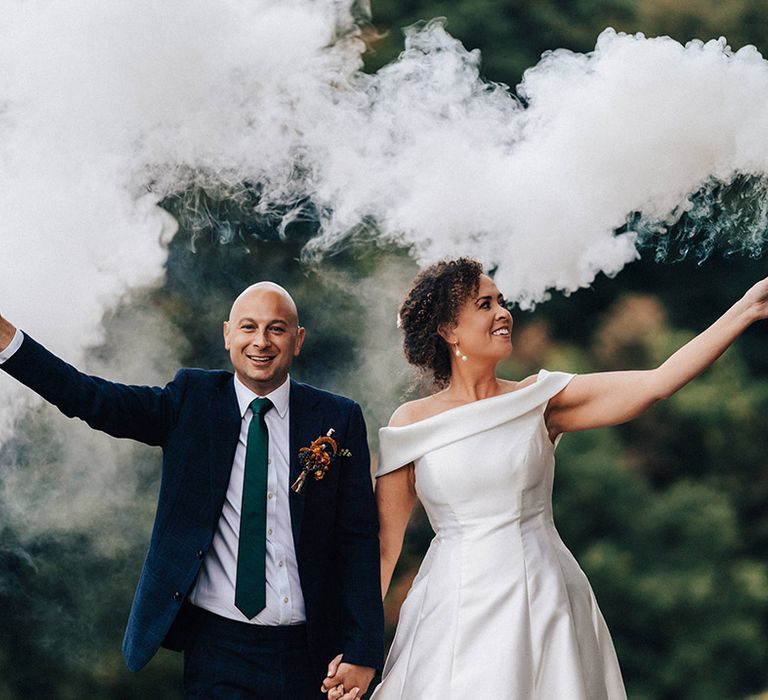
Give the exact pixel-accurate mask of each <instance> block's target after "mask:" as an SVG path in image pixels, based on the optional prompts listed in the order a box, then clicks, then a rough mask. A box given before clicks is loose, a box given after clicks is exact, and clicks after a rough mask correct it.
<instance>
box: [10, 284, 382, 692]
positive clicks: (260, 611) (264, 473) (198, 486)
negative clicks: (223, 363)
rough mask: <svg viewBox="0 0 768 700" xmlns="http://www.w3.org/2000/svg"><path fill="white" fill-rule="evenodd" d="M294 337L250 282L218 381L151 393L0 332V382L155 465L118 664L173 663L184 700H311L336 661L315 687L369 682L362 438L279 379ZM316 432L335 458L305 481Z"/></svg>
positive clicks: (348, 412) (185, 379)
mask: <svg viewBox="0 0 768 700" xmlns="http://www.w3.org/2000/svg"><path fill="white" fill-rule="evenodd" d="M304 333H305V331H304V328H302V327H301V326H300V325H299V321H298V313H297V310H296V306H295V304H294V302H293V299H292V298H291V297H290V295H289V294H288V292H287V291H286V290H284V289H283V288H282V287H279V286H278V285H276V284H273V283H271V282H260V283H258V284H255V285H253V286H251V287H249V288H247V289H246V290H245V291H244V292H243V293H242V294H240V296H239V297H238V298H237V299H236V300H235V302H234V304H233V305H232V309H231V312H230V315H229V320H228V321H226V322H225V323H224V344H225V347H226V349H227V350H228V351H229V354H230V358H231V361H232V365H233V367H234V370H235V372H234V376H233V375H232V373H230V372H224V371H208V370H197V369H182V370H180V371H179V372H178V373H177V374H176V376H175V377H174V379H173V381H171V382H170V383H169V384H168V385H166V386H165V387H164V388H159V387H146V386H127V385H122V384H115V383H112V382H109V381H106V380H104V379H100V378H98V377H91V376H87V375H85V374H82V373H80V372H79V371H77V370H76V369H75V368H74V367H72V366H70V365H68V364H66V363H65V362H63V361H62V360H60V359H59V358H57V357H55V356H54V355H52V354H51V353H50V352H48V351H47V350H46V349H45V348H43V347H42V346H40V345H39V344H38V343H36V342H35V341H34V340H32V339H31V338H30V337H29V336H27V335H25V334H23V333H22V332H21V331H19V330H17V329H16V328H15V327H14V326H13V325H11V324H10V323H9V322H8V321H7V320H5V319H4V318H3V317H2V316H0V363H2V364H0V368H2V369H3V370H5V371H6V372H7V373H8V374H10V375H11V376H13V377H15V378H16V379H18V380H19V381H20V382H22V383H23V384H25V385H26V386H28V387H29V388H30V389H32V390H34V391H36V392H37V393H38V394H40V395H41V396H42V397H43V398H45V399H46V400H48V401H49V402H51V403H52V404H54V405H55V406H57V407H58V408H59V409H60V410H61V411H62V412H63V413H64V414H66V415H67V416H70V417H73V416H76V417H78V418H81V419H83V420H84V421H86V422H87V423H88V424H89V425H90V426H91V427H93V428H96V429H98V430H103V431H104V432H106V433H109V434H110V435H113V436H114V437H128V438H132V439H134V440H139V441H140V442H144V443H147V444H149V445H157V446H160V447H162V448H163V468H162V469H163V471H162V481H161V486H160V496H159V501H158V505H157V513H156V516H155V524H154V529H153V531H152V538H151V541H150V545H149V551H148V553H147V557H146V559H145V561H144V567H143V569H142V572H141V577H140V579H139V584H138V587H137V589H136V594H135V597H134V600H133V606H132V608H131V612H130V616H129V619H128V625H127V628H126V631H125V638H124V640H123V654H124V656H125V660H126V663H127V665H128V668H129V669H131V670H132V671H137V670H139V669H140V668H142V667H143V666H144V665H145V664H146V663H147V662H148V661H149V660H150V659H151V658H152V656H153V655H154V654H155V652H156V651H157V649H158V647H160V646H166V647H168V648H171V649H176V650H182V649H183V650H184V691H185V697H186V698H206V699H207V698H259V699H260V698H270V699H271V700H275V699H278V698H286V699H288V698H290V699H291V700H304V699H305V698H306V699H307V700H309V699H310V698H318V697H319V698H322V697H323V695H322V694H321V693H320V684H321V682H322V681H323V679H324V676H325V675H326V669H327V666H328V664H329V662H330V661H331V660H332V659H334V657H336V656H337V655H338V654H341V655H342V657H341V663H340V665H338V668H337V670H336V672H335V675H334V676H333V678H332V679H327V680H326V687H328V686H329V685H336V684H339V685H343V687H344V688H345V689H346V691H350V689H353V688H360V692H359V693H358V694H357V697H362V695H363V693H364V692H365V690H366V689H367V687H368V685H369V684H370V682H371V679H372V678H373V675H374V669H375V668H380V667H381V663H382V657H383V613H382V606H381V595H380V581H379V544H378V525H377V519H376V511H375V504H374V500H373V494H372V487H371V478H370V466H369V454H368V446H367V442H366V433H365V424H364V422H363V417H362V413H361V411H360V407H359V406H358V405H357V404H356V403H354V402H353V401H350V400H349V399H346V398H344V397H341V396H337V395H334V394H330V393H327V392H324V391H320V390H318V389H315V388H313V387H310V386H307V385H304V384H299V383H297V382H295V381H294V380H292V379H290V378H289V376H288V371H289V369H290V367H291V363H292V361H293V358H294V357H296V356H298V355H299V353H300V351H301V347H302V344H303V342H304ZM331 430H333V433H332V438H333V440H335V441H336V448H337V454H336V455H335V457H334V458H332V459H331V461H330V463H329V464H326V465H323V464H321V463H320V461H319V460H318V459H315V460H314V461H312V462H311V463H309V466H313V467H322V466H327V467H328V469H327V471H326V472H325V474H324V475H322V476H323V478H322V479H318V478H316V474H315V473H314V472H304V471H303V467H305V466H307V464H308V463H307V462H306V461H304V462H302V461H301V460H300V454H302V455H303V456H306V455H307V454H310V453H309V452H308V451H304V452H301V450H302V449H303V448H305V447H307V448H308V447H310V445H312V444H313V442H314V441H315V440H316V439H317V438H319V437H321V436H326V435H327V434H329V433H330V431H331ZM326 447H327V450H326V452H327V453H328V454H332V453H333V450H332V449H330V448H331V446H330V445H328V444H326ZM315 454H316V455H317V456H318V457H322V454H323V453H318V452H316V453H315ZM302 475H303V476H304V477H305V479H304V482H303V486H302V488H301V489H300V490H299V491H298V492H297V491H296V490H293V489H291V488H290V485H291V484H294V483H295V482H296V480H297V479H299V478H300V477H301V476H302ZM335 667H336V663H334V668H335ZM330 681H332V683H331V682H330Z"/></svg>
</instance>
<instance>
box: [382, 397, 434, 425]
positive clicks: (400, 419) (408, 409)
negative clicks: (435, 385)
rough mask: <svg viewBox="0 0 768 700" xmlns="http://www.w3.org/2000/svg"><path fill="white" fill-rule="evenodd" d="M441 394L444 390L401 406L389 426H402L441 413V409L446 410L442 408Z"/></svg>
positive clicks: (390, 420)
mask: <svg viewBox="0 0 768 700" xmlns="http://www.w3.org/2000/svg"><path fill="white" fill-rule="evenodd" d="M441 394H442V392H438V393H437V394H432V395H431V396H425V397H424V398H422V399H416V400H415V401H408V402H406V403H404V404H403V405H402V406H399V407H398V408H397V409H395V412H394V413H393V414H392V417H391V418H390V419H389V427H390V428H402V427H405V426H406V425H411V423H418V422H419V421H421V420H424V419H425V418H429V417H430V416H433V415H435V414H436V413H440V411H441V410H444V409H443V408H441V405H442V402H441V400H440V398H439V397H440V395H441Z"/></svg>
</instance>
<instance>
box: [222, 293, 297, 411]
mask: <svg viewBox="0 0 768 700" xmlns="http://www.w3.org/2000/svg"><path fill="white" fill-rule="evenodd" d="M303 343H304V328H302V327H301V326H300V325H299V317H298V312H297V310H296V304H295V303H294V301H293V299H292V298H291V295H290V294H288V292H287V291H286V290H285V289H283V288H282V287H281V286H279V285H277V284H274V283H273V282H258V283H257V284H254V285H251V286H250V287H248V288H247V289H246V290H244V291H243V292H242V293H241V294H240V296H238V297H237V299H235V302H234V303H233V304H232V309H231V311H230V313H229V320H228V321H225V322H224V347H225V348H226V349H227V350H228V351H229V356H230V359H231V361H232V366H233V367H234V368H235V374H236V375H237V378H238V379H239V380H240V381H241V382H242V383H243V384H245V386H247V387H248V388H249V389H251V390H252V391H253V392H255V393H256V394H258V395H259V396H265V395H266V394H269V393H270V392H271V391H274V390H275V389H277V387H279V386H280V385H281V384H283V382H285V380H286V378H287V377H288V370H289V369H290V367H291V363H292V362H293V358H294V357H298V355H299V353H300V352H301V346H302V344H303Z"/></svg>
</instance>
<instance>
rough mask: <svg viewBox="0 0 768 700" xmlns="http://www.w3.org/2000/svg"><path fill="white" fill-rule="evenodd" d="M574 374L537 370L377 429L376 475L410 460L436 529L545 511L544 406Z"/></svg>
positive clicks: (491, 523)
mask: <svg viewBox="0 0 768 700" xmlns="http://www.w3.org/2000/svg"><path fill="white" fill-rule="evenodd" d="M572 377H573V375H571V374H565V373H563V372H547V371H546V370H542V371H541V372H539V374H538V377H537V381H536V382H535V383H533V384H529V385H528V386H526V387H524V388H523V389H518V390H515V391H512V392H509V393H506V394H501V395H499V396H494V397H492V398H489V399H482V400H480V401H474V402H472V403H469V404H465V405H463V406H459V407H457V408H453V409H449V410H447V411H445V412H443V413H439V414H437V415H435V416H432V417H430V418H426V419H424V420H422V421H418V422H417V423H412V424H411V425H407V426H403V427H393V428H390V427H387V428H382V429H381V430H380V432H379V441H380V456H379V466H378V470H377V474H376V475H377V477H378V476H382V475H383V474H386V473H388V472H390V471H394V470H396V469H398V468H400V467H401V466H403V465H405V464H408V463H410V462H413V463H414V467H415V476H416V491H417V494H418V496H419V499H420V500H421V502H422V504H423V505H424V508H425V510H426V512H427V516H428V517H429V520H430V523H431V525H432V527H433V529H434V530H435V532H436V533H437V534H438V535H440V536H448V535H450V533H451V532H453V531H457V532H458V531H462V532H464V533H466V531H467V530H468V529H474V528H479V530H480V531H482V530H485V529H487V528H499V527H504V526H505V525H507V524H512V523H513V522H515V521H517V520H519V519H521V518H525V517H527V516H533V515H535V514H550V513H551V492H552V478H553V471H554V445H553V444H552V442H551V441H550V439H549V436H548V435H547V430H546V427H545V424H544V420H543V416H544V409H545V408H546V405H547V402H548V401H549V399H550V398H552V396H554V395H555V394H557V393H559V392H560V391H561V390H562V389H563V388H564V387H565V386H566V385H567V384H568V382H569V381H570V380H571V378H572ZM478 534H481V532H479V533H478Z"/></svg>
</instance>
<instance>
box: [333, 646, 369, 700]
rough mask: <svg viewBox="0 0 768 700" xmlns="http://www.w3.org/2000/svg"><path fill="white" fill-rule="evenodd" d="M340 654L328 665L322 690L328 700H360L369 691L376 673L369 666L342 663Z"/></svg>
mask: <svg viewBox="0 0 768 700" xmlns="http://www.w3.org/2000/svg"><path fill="white" fill-rule="evenodd" d="M341 659H342V654H339V655H338V656H337V657H336V658H335V659H333V661H331V663H330V664H328V676H327V677H326V679H325V680H324V681H323V685H322V686H321V688H320V690H322V691H323V692H324V693H328V700H360V698H362V697H363V695H365V693H366V691H367V690H368V686H369V685H370V684H371V681H372V680H373V676H374V675H375V673H376V671H375V670H374V669H372V668H369V667H368V666H357V665H355V664H345V663H342V660H341Z"/></svg>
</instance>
